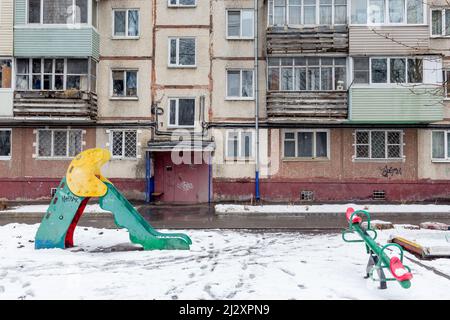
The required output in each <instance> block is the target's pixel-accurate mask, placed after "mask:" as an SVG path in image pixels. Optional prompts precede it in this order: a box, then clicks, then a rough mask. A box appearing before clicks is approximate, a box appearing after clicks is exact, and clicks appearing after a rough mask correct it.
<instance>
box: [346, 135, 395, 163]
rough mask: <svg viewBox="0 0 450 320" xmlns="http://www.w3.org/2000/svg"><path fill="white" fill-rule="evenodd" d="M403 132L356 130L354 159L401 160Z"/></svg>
mask: <svg viewBox="0 0 450 320" xmlns="http://www.w3.org/2000/svg"><path fill="white" fill-rule="evenodd" d="M402 158H403V132H402V131H385V130H357V131H356V132H355V159H402Z"/></svg>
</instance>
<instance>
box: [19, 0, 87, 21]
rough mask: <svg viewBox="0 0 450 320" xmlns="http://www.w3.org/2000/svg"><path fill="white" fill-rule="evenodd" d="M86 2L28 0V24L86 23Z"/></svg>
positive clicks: (77, 0)
mask: <svg viewBox="0 0 450 320" xmlns="http://www.w3.org/2000/svg"><path fill="white" fill-rule="evenodd" d="M89 3H90V2H89V1H88V0H28V23H42V24H79V23H87V22H88V5H89Z"/></svg>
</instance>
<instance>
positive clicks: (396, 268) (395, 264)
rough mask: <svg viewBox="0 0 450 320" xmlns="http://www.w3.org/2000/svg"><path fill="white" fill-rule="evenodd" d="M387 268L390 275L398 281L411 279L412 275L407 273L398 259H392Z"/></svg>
mask: <svg viewBox="0 0 450 320" xmlns="http://www.w3.org/2000/svg"><path fill="white" fill-rule="evenodd" d="M389 268H390V270H391V273H392V275H393V276H394V278H395V279H397V280H398V281H400V282H401V281H406V280H411V279H412V277H413V276H412V274H411V272H409V271H408V270H407V269H406V268H405V267H404V266H403V263H402V262H401V261H400V259H399V258H398V257H392V258H391V262H390V264H389Z"/></svg>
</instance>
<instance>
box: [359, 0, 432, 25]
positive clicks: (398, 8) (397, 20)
mask: <svg viewBox="0 0 450 320" xmlns="http://www.w3.org/2000/svg"><path fill="white" fill-rule="evenodd" d="M351 1H352V2H351V23H352V24H423V23H424V17H423V15H424V9H423V7H424V2H423V1H422V0H351Z"/></svg>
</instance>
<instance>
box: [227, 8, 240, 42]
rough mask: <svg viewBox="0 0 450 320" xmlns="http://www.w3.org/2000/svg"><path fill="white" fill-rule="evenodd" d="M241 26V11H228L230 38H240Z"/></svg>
mask: <svg viewBox="0 0 450 320" xmlns="http://www.w3.org/2000/svg"><path fill="white" fill-rule="evenodd" d="M240 24H241V13H240V12H239V11H228V36H229V37H239V35H240Z"/></svg>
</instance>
